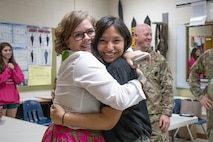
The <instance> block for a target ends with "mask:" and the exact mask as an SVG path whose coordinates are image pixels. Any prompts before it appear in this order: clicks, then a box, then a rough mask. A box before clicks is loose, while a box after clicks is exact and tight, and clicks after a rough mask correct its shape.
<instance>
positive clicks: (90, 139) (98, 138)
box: [42, 124, 105, 142]
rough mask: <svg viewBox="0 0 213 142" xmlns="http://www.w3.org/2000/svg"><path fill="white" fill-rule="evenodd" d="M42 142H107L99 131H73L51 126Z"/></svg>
mask: <svg viewBox="0 0 213 142" xmlns="http://www.w3.org/2000/svg"><path fill="white" fill-rule="evenodd" d="M42 142H105V140H104V138H103V136H102V132H101V131H99V130H86V129H71V128H68V127H65V126H61V125H55V124H51V125H50V126H48V128H47V130H46V131H45V133H44V135H43V138H42Z"/></svg>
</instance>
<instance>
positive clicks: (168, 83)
mask: <svg viewBox="0 0 213 142" xmlns="http://www.w3.org/2000/svg"><path fill="white" fill-rule="evenodd" d="M160 84H161V95H162V104H163V110H162V114H164V115H167V116H171V115H172V112H173V108H174V98H173V87H172V85H173V77H172V72H171V70H170V68H169V66H168V63H167V61H166V60H163V62H162V65H161V74H160Z"/></svg>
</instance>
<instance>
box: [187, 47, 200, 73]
mask: <svg viewBox="0 0 213 142" xmlns="http://www.w3.org/2000/svg"><path fill="white" fill-rule="evenodd" d="M199 56H200V49H198V48H196V47H194V48H193V49H192V52H191V54H190V59H189V72H190V70H191V67H192V65H193V64H194V63H195V61H196V60H197V58H198V57H199Z"/></svg>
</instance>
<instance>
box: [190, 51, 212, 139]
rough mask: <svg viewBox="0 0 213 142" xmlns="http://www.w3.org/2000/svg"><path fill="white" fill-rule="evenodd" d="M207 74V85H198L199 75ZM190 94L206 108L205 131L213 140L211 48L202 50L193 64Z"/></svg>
mask: <svg viewBox="0 0 213 142" xmlns="http://www.w3.org/2000/svg"><path fill="white" fill-rule="evenodd" d="M201 74H207V76H208V86H206V89H204V90H203V89H201V87H200V75H201ZM189 80H190V81H189V85H190V90H191V92H192V94H193V95H194V96H195V97H196V98H197V99H198V100H199V101H200V103H201V104H202V105H203V106H204V107H205V108H206V109H207V120H208V122H207V132H208V140H209V142H213V49H209V50H207V51H206V52H204V53H203V54H202V55H201V56H200V57H199V58H198V59H197V61H196V62H195V63H194V64H193V66H192V68H191V71H190V74H189Z"/></svg>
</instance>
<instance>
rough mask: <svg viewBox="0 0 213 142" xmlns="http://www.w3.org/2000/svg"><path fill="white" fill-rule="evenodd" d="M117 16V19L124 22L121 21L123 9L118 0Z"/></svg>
mask: <svg viewBox="0 0 213 142" xmlns="http://www.w3.org/2000/svg"><path fill="white" fill-rule="evenodd" d="M118 15H119V17H120V19H121V20H124V19H123V7H122V4H121V1H120V0H119V2H118Z"/></svg>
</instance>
